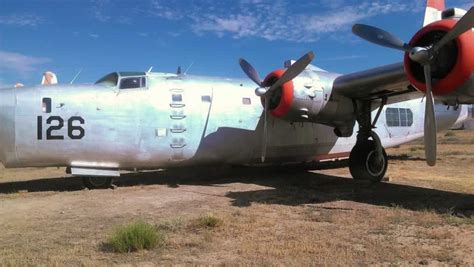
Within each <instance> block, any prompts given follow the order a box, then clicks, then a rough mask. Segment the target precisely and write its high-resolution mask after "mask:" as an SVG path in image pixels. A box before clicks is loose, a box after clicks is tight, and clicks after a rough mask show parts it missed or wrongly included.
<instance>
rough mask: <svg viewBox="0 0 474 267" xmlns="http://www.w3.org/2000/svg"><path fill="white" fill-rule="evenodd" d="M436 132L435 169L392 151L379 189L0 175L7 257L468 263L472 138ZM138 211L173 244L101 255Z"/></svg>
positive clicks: (31, 260)
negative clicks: (93, 185)
mask: <svg viewBox="0 0 474 267" xmlns="http://www.w3.org/2000/svg"><path fill="white" fill-rule="evenodd" d="M439 138H440V140H441V144H440V147H439V150H440V156H439V161H438V165H437V167H435V168H428V167H427V166H425V165H426V164H425V163H424V162H423V159H424V150H423V145H422V143H421V142H420V141H417V142H415V143H413V144H409V145H406V146H401V147H400V148H395V149H390V150H389V151H388V154H389V155H391V156H392V157H393V160H392V161H391V165H390V167H389V171H388V175H389V176H390V183H388V184H382V185H369V184H366V183H361V182H354V181H352V180H351V179H347V178H346V177H348V171H347V169H345V168H342V169H333V170H325V171H318V172H317V173H316V172H300V173H297V172H287V173H282V172H265V174H262V173H258V172H257V173H256V174H255V173H254V172H249V173H246V172H243V173H236V174H233V175H232V177H229V175H227V176H224V177H222V176H218V177H217V178H212V179H210V180H209V181H206V180H199V181H197V180H196V179H194V178H193V179H179V180H178V179H177V178H175V177H174V176H173V174H170V175H169V176H170V178H163V177H162V176H160V175H161V174H150V175H145V176H140V177H137V176H131V177H129V178H123V179H122V180H118V181H117V184H118V185H119V187H118V189H116V190H91V191H83V190H81V188H80V187H78V186H76V182H77V181H76V180H70V179H57V180H55V179H54V177H57V178H59V177H62V174H57V172H58V170H56V169H47V170H44V169H41V170H38V173H36V171H35V170H34V169H29V170H26V171H25V172H24V173H22V172H20V171H17V170H16V171H15V172H11V170H2V171H3V174H2V177H4V178H3V185H2V186H0V191H1V192H0V203H1V204H0V226H1V227H2V232H0V243H1V244H2V248H0V262H2V264H5V265H15V266H18V265H47V266H49V265H61V266H62V265H150V264H152V263H153V264H156V265H173V264H180V265H196V264H197V265H224V264H229V265H235V264H240V265H315V264H321V265H370V264H374V265H390V264H396V265H418V264H422V265H426V264H428V265H473V264H474V244H473V243H472V240H474V223H473V222H474V217H473V215H474V205H473V204H472V203H474V179H472V173H474V166H473V164H472V162H473V161H474V155H473V153H472V152H473V151H474V143H472V140H473V139H474V133H473V132H458V131H456V132H454V134H446V133H444V134H440V136H439ZM31 177H40V178H49V177H53V179H48V180H43V181H41V182H38V183H36V184H35V183H34V182H30V181H26V180H28V179H29V178H31ZM9 183H13V184H9ZM144 185H145V186H144ZM2 190H3V191H2ZM32 191H37V192H32ZM2 192H3V193H2ZM136 218H141V219H142V220H143V221H147V222H150V223H151V224H152V225H156V227H154V230H156V231H159V232H161V233H163V234H165V235H166V244H165V245H162V246H160V249H151V250H144V251H138V252H136V253H126V254H117V253H110V252H107V251H104V250H103V246H102V242H103V241H104V240H107V237H108V234H109V231H110V229H112V228H113V227H114V226H116V225H123V224H127V222H130V221H134V220H136Z"/></svg>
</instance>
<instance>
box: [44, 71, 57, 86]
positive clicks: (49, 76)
mask: <svg viewBox="0 0 474 267" xmlns="http://www.w3.org/2000/svg"><path fill="white" fill-rule="evenodd" d="M57 83H58V78H57V77H56V74H54V73H53V72H51V71H46V72H45V73H43V79H42V80H41V84H42V85H50V84H57Z"/></svg>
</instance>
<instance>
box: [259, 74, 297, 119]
mask: <svg viewBox="0 0 474 267" xmlns="http://www.w3.org/2000/svg"><path fill="white" fill-rule="evenodd" d="M284 73H285V70H283V69H279V70H275V71H273V72H271V73H270V74H268V75H267V77H265V79H264V80H263V85H264V86H266V87H270V86H272V85H273V84H274V83H275V82H276V81H277V80H278V79H279V78H280V77H281V76H283V74H284ZM294 91H295V87H294V84H293V81H289V82H287V83H284V84H283V85H282V86H281V87H280V88H278V89H277V90H276V91H275V92H274V93H273V94H272V95H271V96H270V98H269V99H270V103H269V105H268V108H269V110H270V113H271V114H272V115H273V116H275V117H277V118H283V117H285V115H287V114H288V112H289V111H290V109H291V106H292V104H293V100H294ZM264 101H265V99H264V98H262V102H264ZM262 104H263V103H262Z"/></svg>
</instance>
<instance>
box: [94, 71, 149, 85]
mask: <svg viewBox="0 0 474 267" xmlns="http://www.w3.org/2000/svg"><path fill="white" fill-rule="evenodd" d="M95 84H97V85H103V86H107V87H118V88H119V89H139V88H147V76H146V73H145V72H112V73H110V74H107V75H105V76H104V77H102V78H101V79H99V80H98V81H97V82H96V83H95Z"/></svg>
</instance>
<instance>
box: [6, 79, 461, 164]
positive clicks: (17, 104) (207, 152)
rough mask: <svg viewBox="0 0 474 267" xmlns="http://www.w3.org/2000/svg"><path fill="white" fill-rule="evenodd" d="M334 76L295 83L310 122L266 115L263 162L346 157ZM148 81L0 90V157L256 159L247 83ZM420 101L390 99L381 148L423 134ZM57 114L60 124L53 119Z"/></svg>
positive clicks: (455, 113)
mask: <svg viewBox="0 0 474 267" xmlns="http://www.w3.org/2000/svg"><path fill="white" fill-rule="evenodd" d="M316 76H317V77H316ZM336 76H337V75H334V74H329V73H324V72H314V73H312V74H311V75H309V76H308V77H306V78H307V79H306V80H305V79H304V75H303V76H302V77H303V79H300V81H295V91H297V92H298V90H300V91H301V90H306V89H305V88H308V86H307V84H308V82H314V83H315V84H316V86H314V88H318V89H317V90H318V91H317V92H316V93H315V94H316V95H317V97H319V99H316V100H317V101H315V103H316V102H317V104H315V105H319V106H317V107H316V106H315V108H318V109H320V110H318V112H319V113H318V116H317V117H316V118H313V122H296V123H295V122H289V121H285V120H282V119H278V118H274V117H272V116H270V119H269V128H268V129H269V130H268V147H267V159H268V160H267V162H269V163H289V162H309V161H319V160H324V159H328V158H336V157H343V156H347V153H348V152H350V150H351V149H352V147H353V145H354V143H355V141H356V138H355V136H356V132H357V127H358V126H357V125H355V126H353V125H351V127H356V128H355V131H354V134H353V135H352V136H351V137H349V138H338V137H337V136H336V135H335V134H334V132H333V129H334V127H332V126H331V122H330V121H331V114H334V113H338V112H339V113H341V112H342V113H344V112H346V113H347V111H344V109H346V110H349V112H350V110H351V107H348V105H349V104H350V101H348V102H347V103H349V104H347V103H346V102H344V101H342V102H341V101H339V102H338V103H339V106H337V104H335V103H331V99H332V97H331V90H332V83H333V81H334V79H335V77H336ZM315 77H316V78H315ZM147 79H148V83H147V87H146V88H142V89H127V90H120V89H118V88H117V87H107V86H102V85H55V86H37V87H32V88H21V89H3V90H1V91H0V150H1V151H0V158H1V161H2V163H3V164H4V165H5V166H6V167H46V166H77V167H82V166H84V167H90V168H94V167H96V168H113V169H131V168H138V169H154V168H166V167H173V166H182V165H197V164H221V163H228V164H257V163H259V162H260V153H261V151H260V149H261V142H262V139H263V138H262V131H263V129H262V128H263V119H262V118H263V116H262V112H263V108H262V105H261V100H260V98H259V97H257V96H255V93H254V90H255V86H254V85H252V84H251V83H250V82H249V81H247V80H235V79H234V80H233V79H222V78H210V77H192V76H176V75H173V74H153V73H148V74H147ZM318 94H319V95H318ZM176 95H178V96H180V98H179V97H176ZM45 98H46V99H48V98H49V99H51V105H50V108H49V109H50V110H48V108H45V106H44V105H45V101H44V99H45ZM313 100H314V99H313ZM318 101H319V102H318ZM424 106H425V104H424V103H423V101H422V99H421V98H420V99H414V100H410V101H405V102H400V103H397V104H390V105H388V106H386V107H385V108H384V111H383V113H382V115H381V116H380V119H379V121H378V123H377V129H376V132H377V133H378V134H379V136H380V137H381V139H382V143H383V145H384V146H385V147H391V146H397V145H400V144H403V143H406V142H409V141H412V140H414V139H417V138H420V137H422V136H423V114H424ZM387 108H406V109H410V110H411V112H412V113H413V123H412V124H411V126H405V127H389V126H388V125H387V122H386V114H385V111H386V109H387ZM340 110H342V111H341V112H340ZM373 112H374V113H373V114H374V115H375V113H376V110H374V111H373ZM436 115H437V118H438V129H439V130H441V129H446V128H448V127H450V126H451V125H453V124H454V123H455V122H459V121H460V120H463V119H465V118H467V108H466V107H463V106H461V108H459V109H456V110H455V109H453V108H451V109H449V110H448V109H447V108H446V106H443V105H440V106H437V110H436ZM51 117H53V119H51ZM58 117H59V118H61V120H62V121H63V125H62V127H59V126H60V125H59V124H60V122H59V121H58V120H57V119H54V118H58ZM77 118H80V119H77ZM81 119H82V121H81ZM48 120H49V121H48ZM314 121H316V122H317V121H320V123H315V122H314ZM335 123H336V122H335ZM336 124H337V123H336ZM51 126H52V128H51ZM81 128H82V130H80V129H81ZM82 131H83V132H82ZM47 135H49V136H50V137H55V138H49V139H48V138H47ZM78 137H81V138H78Z"/></svg>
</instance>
